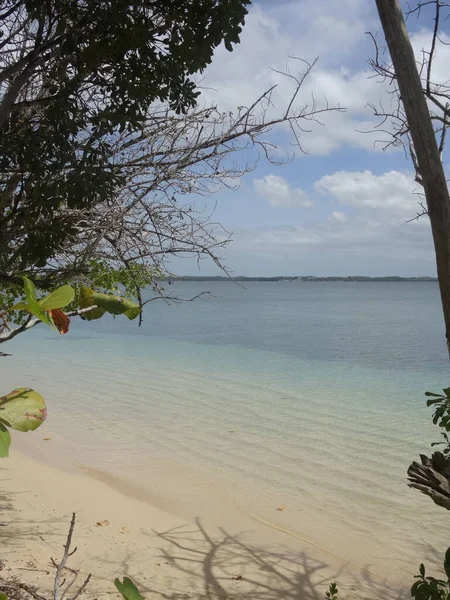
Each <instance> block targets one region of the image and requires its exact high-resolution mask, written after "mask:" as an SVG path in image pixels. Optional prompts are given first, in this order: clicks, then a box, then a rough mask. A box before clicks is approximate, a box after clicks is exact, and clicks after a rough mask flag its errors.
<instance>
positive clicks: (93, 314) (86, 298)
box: [78, 285, 106, 321]
mask: <svg viewBox="0 0 450 600" xmlns="http://www.w3.org/2000/svg"><path fill="white" fill-rule="evenodd" d="M93 294H94V292H93V291H92V290H91V289H89V288H88V287H86V286H84V285H82V286H81V287H80V292H79V296H78V303H79V306H80V308H89V307H90V306H94V304H95V302H94V298H93ZM105 312H106V310H105V309H104V308H101V307H100V306H98V307H97V308H94V309H93V310H91V311H89V312H87V313H85V314H84V315H82V317H81V318H82V319H85V320H86V321H95V320H96V319H101V318H102V317H103V315H104V314H105Z"/></svg>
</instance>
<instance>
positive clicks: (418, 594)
mask: <svg viewBox="0 0 450 600" xmlns="http://www.w3.org/2000/svg"><path fill="white" fill-rule="evenodd" d="M444 571H445V574H446V576H447V580H446V581H444V580H442V579H435V578H434V577H426V576H425V566H424V565H423V564H421V565H420V567H419V575H416V576H415V579H417V581H416V582H415V583H413V585H412V587H411V596H412V597H413V598H415V599H416V600H450V548H448V549H447V552H446V553H445V558H444Z"/></svg>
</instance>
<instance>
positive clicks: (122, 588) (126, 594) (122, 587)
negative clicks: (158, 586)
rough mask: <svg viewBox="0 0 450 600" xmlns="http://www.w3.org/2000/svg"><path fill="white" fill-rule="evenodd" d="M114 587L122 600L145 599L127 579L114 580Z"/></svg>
mask: <svg viewBox="0 0 450 600" xmlns="http://www.w3.org/2000/svg"><path fill="white" fill-rule="evenodd" d="M114 585H115V586H116V588H117V590H118V591H119V592H120V594H121V595H122V597H123V598H124V600H145V598H144V597H143V596H142V595H141V593H140V592H139V590H138V589H137V587H136V586H135V585H134V583H133V582H132V581H131V579H130V578H129V577H124V578H123V582H121V581H120V579H118V578H116V579H115V580H114ZM0 600H1V598H0Z"/></svg>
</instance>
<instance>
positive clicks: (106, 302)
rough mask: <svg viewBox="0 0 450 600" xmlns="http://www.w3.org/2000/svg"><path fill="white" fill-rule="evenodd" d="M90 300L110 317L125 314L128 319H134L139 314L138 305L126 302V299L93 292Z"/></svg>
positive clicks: (129, 301)
mask: <svg viewBox="0 0 450 600" xmlns="http://www.w3.org/2000/svg"><path fill="white" fill-rule="evenodd" d="M92 298H93V300H94V304H96V305H97V306H100V307H101V308H104V309H105V310H106V311H107V312H109V313H110V314H111V315H122V314H125V315H126V316H127V317H128V318H129V319H135V318H136V317H137V316H138V315H139V313H140V312H141V309H140V307H139V305H138V304H136V303H135V302H131V300H127V299H126V298H121V297H120V296H114V295H113V294H102V293H100V292H93V293H92Z"/></svg>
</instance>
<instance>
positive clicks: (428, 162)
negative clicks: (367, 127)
mask: <svg viewBox="0 0 450 600" xmlns="http://www.w3.org/2000/svg"><path fill="white" fill-rule="evenodd" d="M376 4H377V8H378V14H379V16H380V21H381V25H382V27H383V31H384V35H385V38H386V42H387V45H388V48H389V52H390V55H391V60H392V64H393V67H394V70H395V75H396V78H397V83H398V88H399V91H400V97H401V101H402V102H403V106H404V109H405V113H406V118H407V120H408V125H409V129H410V133H411V138H412V141H413V144H414V150H415V152H416V156H417V163H418V167H419V171H420V175H421V177H422V182H423V187H424V190H425V197H426V202H427V207H428V215H429V217H430V222H431V229H432V232H433V241H434V247H435V251H436V264H437V273H438V279H439V288H440V292H441V300H442V308H443V312H444V320H445V333H446V339H447V347H448V349H449V352H450V197H449V192H448V187H447V182H446V180H445V174H444V169H443V167H442V162H441V158H440V155H439V149H438V145H437V141H436V137H435V134H434V129H433V123H432V120H431V117H430V113H429V110H428V106H427V101H426V98H425V94H424V92H423V89H422V83H421V81H420V76H419V73H418V71H417V66H416V60H415V57H414V52H413V49H412V46H411V42H410V39H409V35H408V31H407V29H406V25H405V21H404V18H403V14H402V10H401V8H400V2H399V0H376Z"/></svg>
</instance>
